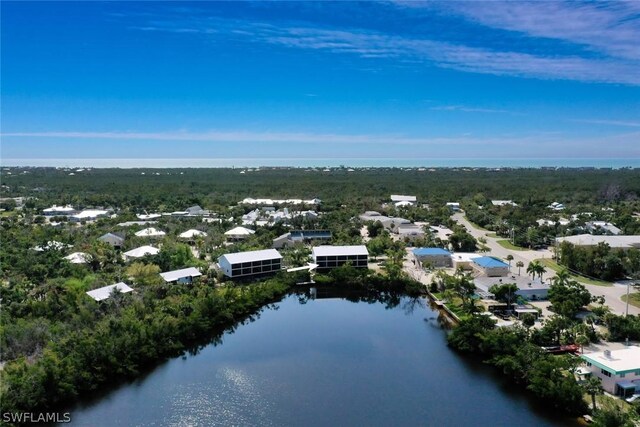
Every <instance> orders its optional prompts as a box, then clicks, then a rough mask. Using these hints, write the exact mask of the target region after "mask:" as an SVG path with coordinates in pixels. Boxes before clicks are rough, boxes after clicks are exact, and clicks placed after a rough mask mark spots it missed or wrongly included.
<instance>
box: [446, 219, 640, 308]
mask: <svg viewBox="0 0 640 427" xmlns="http://www.w3.org/2000/svg"><path fill="white" fill-rule="evenodd" d="M453 219H454V220H455V221H456V222H457V223H458V224H461V225H464V226H465V227H466V229H467V231H468V232H469V233H470V234H471V235H472V236H473V237H475V238H476V239H478V238H480V237H484V238H485V239H487V246H488V247H489V249H490V252H489V253H488V255H492V256H495V257H498V258H501V259H505V258H506V257H507V255H509V254H511V255H513V261H511V266H512V268H511V269H512V271H513V272H517V268H516V267H515V264H516V262H518V261H522V262H523V263H524V265H525V266H524V267H523V268H522V270H523V271H525V270H526V268H527V265H529V262H531V261H533V260H534V259H538V258H551V257H552V255H553V253H552V252H551V251H550V250H548V249H542V250H537V251H530V250H528V251H514V250H511V249H506V248H504V247H502V246H500V245H499V244H498V243H497V241H498V240H503V238H495V237H488V236H487V231H484V230H480V229H479V228H477V227H475V226H474V225H473V224H471V223H470V222H469V221H468V220H467V218H465V216H464V214H463V213H456V214H454V215H453ZM524 274H526V273H524ZM554 276H555V272H554V271H553V270H551V269H548V271H547V273H546V275H545V276H543V277H544V278H545V279H548V278H551V277H554ZM583 285H584V286H585V287H586V288H587V289H588V290H589V292H591V294H592V295H597V296H600V295H602V296H604V298H605V301H606V305H608V306H609V307H610V308H611V310H612V311H613V312H614V313H616V314H624V313H625V309H626V303H625V302H624V301H622V300H621V299H620V297H622V296H623V295H625V294H626V293H627V287H626V286H625V285H613V286H596V285H589V284H586V283H583ZM632 291H633V290H632ZM629 314H640V308H638V307H634V306H632V305H629Z"/></svg>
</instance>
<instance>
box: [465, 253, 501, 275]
mask: <svg viewBox="0 0 640 427" xmlns="http://www.w3.org/2000/svg"><path fill="white" fill-rule="evenodd" d="M471 262H472V263H473V265H474V267H475V268H476V269H477V270H479V271H480V272H481V273H483V274H485V275H486V276H489V277H504V276H506V275H507V274H509V264H506V263H504V262H502V261H500V260H499V259H498V258H494V257H490V256H481V257H478V258H473V259H472V260H471Z"/></svg>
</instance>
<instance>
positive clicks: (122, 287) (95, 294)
mask: <svg viewBox="0 0 640 427" xmlns="http://www.w3.org/2000/svg"><path fill="white" fill-rule="evenodd" d="M115 288H117V289H118V290H119V291H120V292H122V293H123V294H126V293H128V292H131V291H133V289H131V287H129V285H127V284H126V283H124V282H120V283H116V284H115V285H109V286H105V287H102V288H98V289H94V290H92V291H89V292H87V295H89V296H90V297H91V298H93V299H94V300H96V301H102V300H105V299H107V298H109V297H110V296H111V292H113V290H114V289H115Z"/></svg>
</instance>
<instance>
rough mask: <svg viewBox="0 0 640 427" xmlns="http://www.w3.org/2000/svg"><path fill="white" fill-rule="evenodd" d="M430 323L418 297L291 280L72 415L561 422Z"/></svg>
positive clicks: (173, 419) (202, 422)
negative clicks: (224, 327) (297, 284)
mask: <svg viewBox="0 0 640 427" xmlns="http://www.w3.org/2000/svg"><path fill="white" fill-rule="evenodd" d="M258 318H259V319H260V320H259V321H255V320H256V319H258ZM441 322H442V319H441V318H440V316H439V315H438V312H437V311H435V310H433V309H432V308H431V307H430V306H429V304H428V303H427V302H426V301H425V300H424V299H420V298H418V299H414V298H407V297H403V296H402V295H398V294H391V293H385V294H378V295H375V293H372V292H365V293H360V294H358V293H355V292H353V291H351V290H342V289H341V290H336V289H335V288H333V289H321V288H317V289H316V291H315V293H313V292H311V290H310V289H301V290H299V291H298V292H296V293H295V294H292V295H291V296H289V297H287V298H285V299H284V300H283V301H282V302H280V303H277V304H272V305H270V306H269V307H268V308H266V309H264V310H263V311H262V312H261V313H259V314H258V315H256V316H253V317H252V318H251V319H246V320H245V321H244V322H243V323H242V324H241V325H237V326H236V327H234V328H231V329H230V330H229V331H227V332H226V333H224V334H222V335H221V336H218V337H214V339H213V340H212V342H211V343H209V344H207V345H203V346H200V347H198V348H197V349H194V351H192V352H191V353H190V354H187V355H185V356H184V357H182V358H176V359H173V360H171V361H169V362H167V363H165V364H163V365H161V366H160V367H158V368H157V369H156V370H154V371H153V372H152V373H150V374H149V375H148V376H147V377H146V378H144V379H143V380H141V381H139V382H136V383H134V384H128V385H124V386H122V387H120V388H118V389H117V390H114V391H113V392H111V393H109V394H108V395H106V396H104V397H103V398H102V399H101V400H99V401H96V402H92V403H90V404H87V405H86V406H85V407H78V408H76V409H75V410H73V411H72V419H73V420H72V423H71V424H72V425H74V426H97V427H99V426H118V425H122V426H125V425H126V426H129V425H138V426H156V425H172V426H183V425H192V426H214V425H220V426H227V425H237V426H254V425H267V426H269V425H277V426H281V425H284V426H299V425H305V426H314V425H318V426H326V425H373V426H375V425H384V426H388V425H394V426H395V425H411V426H413V425H434V426H449V425H474V426H496V425H509V424H511V425H518V426H523V427H528V426H536V427H537V426H555V425H563V423H562V422H561V421H555V420H553V419H552V417H551V416H549V415H548V414H546V413H544V411H543V410H540V409H536V408H535V407H534V406H532V405H531V402H530V401H529V400H528V398H527V396H526V395H525V394H523V393H522V392H520V391H518V390H515V389H514V388H513V386H511V385H508V384H505V383H503V382H501V381H500V378H499V377H498V376H497V375H495V371H493V370H491V368H489V367H486V366H483V365H482V364H481V363H478V362H477V361H473V360H469V359H464V358H461V357H459V356H458V355H457V354H455V353H453V352H451V351H450V349H449V348H448V347H447V346H446V339H445V336H446V333H445V332H444V331H443V329H442V327H441ZM220 344H222V345H220Z"/></svg>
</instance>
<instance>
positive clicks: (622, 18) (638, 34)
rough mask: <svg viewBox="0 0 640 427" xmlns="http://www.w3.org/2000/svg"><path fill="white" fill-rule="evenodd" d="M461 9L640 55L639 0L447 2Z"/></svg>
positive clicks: (610, 51) (489, 22)
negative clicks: (595, 0)
mask: <svg viewBox="0 0 640 427" xmlns="http://www.w3.org/2000/svg"><path fill="white" fill-rule="evenodd" d="M443 4H444V5H446V7H447V8H449V9H450V10H453V11H455V13H457V14H459V15H462V16H465V17H467V18H468V19H470V20H472V21H474V22H477V23H480V24H483V25H486V26H489V27H492V28H499V29H505V30H511V31H517V32H521V33H524V34H526V35H529V36H533V37H545V38H551V39H557V40H563V41H567V42H571V43H576V44H581V45H584V46H586V47H588V48H589V49H591V50H594V51H598V52H602V53H605V54H607V55H611V56H615V57H619V58H626V59H630V60H640V42H639V40H640V7H639V5H640V3H639V2H637V1H635V2H632V1H627V2H624V1H612V2H577V1H571V2H568V1H505V2H491V3H490V4H488V3H487V2H479V1H473V2H447V3H443Z"/></svg>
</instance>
